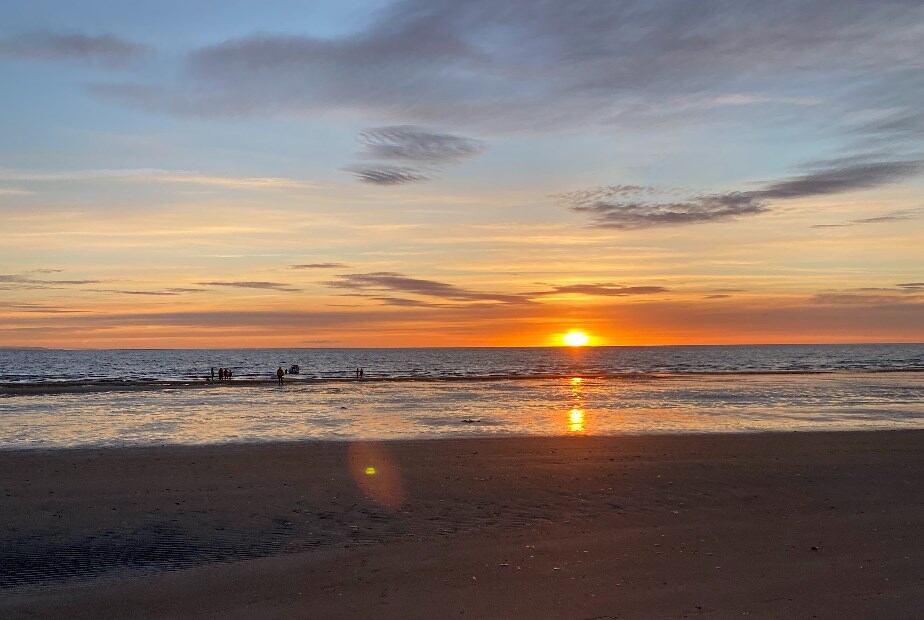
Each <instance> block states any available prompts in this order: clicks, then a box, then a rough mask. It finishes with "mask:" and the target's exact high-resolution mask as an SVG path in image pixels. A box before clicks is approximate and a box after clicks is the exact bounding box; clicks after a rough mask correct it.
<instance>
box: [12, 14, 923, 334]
mask: <svg viewBox="0 0 924 620" xmlns="http://www.w3.org/2000/svg"><path fill="white" fill-rule="evenodd" d="M922 69H924V4H922V3H921V2H920V1H919V0H915V1H901V0H882V1H879V2H869V1H868V0H817V1H814V2H805V1H793V0H777V1H776V2H764V1H760V2H757V1H753V0H736V1H734V2H731V1H712V0H703V1H700V2H687V1H680V0H629V1H624V0H575V1H570V2H552V1H540V0H530V1H527V0H470V1H466V2H458V1H457V0H404V1H399V2H389V1H385V0H378V1H372V0H370V1H344V0H338V1H336V2H335V1H327V0H321V1H313V2H308V3H305V2H295V1H264V2H261V3H259V5H257V4H254V3H252V2H238V1H233V0H223V1H220V2H219V1H214V2H211V1H201V2H189V1H188V0H187V1H184V2H179V1H173V0H164V1H161V2H157V3H148V2H144V3H142V2H124V1H122V2H115V1H113V0H106V1H103V0H83V1H82V2H79V3H73V2H61V1H57V2H52V1H50V0H30V1H28V2H26V1H22V2H20V1H16V0H11V1H9V2H5V3H3V6H2V7H0V83H2V84H3V85H4V86H3V96H2V97H0V135H2V136H3V140H2V141H0V346H42V347H65V348H95V347H100V348H103V347H105V348H109V347H118V348H123V347H124V348H137V347H144V348H148V347H151V348H157V347H250V346H254V347H263V346H265V347H338V346H381V347H399V346H543V345H554V344H560V338H561V335H562V334H563V333H565V332H567V331H569V330H572V329H580V330H584V331H586V332H587V333H588V334H590V336H591V338H592V341H591V342H592V343H593V344H606V345H639V344H650V345H659V344H719V343H722V344H724V343H799V342H811V343H822V342H922V341H924V243H922V241H924V192H922V190H924V116H922V113H921V110H922V107H924V105H922V104H924V70H922Z"/></svg>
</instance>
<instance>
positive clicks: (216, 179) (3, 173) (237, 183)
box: [0, 168, 316, 190]
mask: <svg viewBox="0 0 924 620" xmlns="http://www.w3.org/2000/svg"><path fill="white" fill-rule="evenodd" d="M100 179H101V180H118V181H126V182H139V183H168V184H178V185H203V186H211V187H222V188H227V189H247V190H261V189H273V190H290V189H311V188H314V187H316V186H315V185H313V184H311V183H307V182H305V181H299V180H297V179H289V178H284V177H234V176H222V175H214V174H203V173H201V172H196V171H192V170H164V169H159V168H112V169H98V170H61V171H37V170H14V169H9V168H5V169H4V168H0V180H7V181H8V180H14V181H21V182H31V183H65V182H75V181H76V182H81V181H95V180H100Z"/></svg>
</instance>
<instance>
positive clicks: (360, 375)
mask: <svg viewBox="0 0 924 620" xmlns="http://www.w3.org/2000/svg"><path fill="white" fill-rule="evenodd" d="M365 376H366V369H365V368H360V369H359V378H360V379H362V378H363V377H365Z"/></svg>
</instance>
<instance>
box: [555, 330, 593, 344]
mask: <svg viewBox="0 0 924 620" xmlns="http://www.w3.org/2000/svg"><path fill="white" fill-rule="evenodd" d="M561 339H562V342H564V343H565V344H566V345H568V346H569V347H583V346H584V345H585V344H587V343H588V342H590V336H588V335H587V334H585V333H584V332H582V331H580V330H577V329H572V330H571V331H570V332H568V333H567V334H565V335H564V336H562V337H561Z"/></svg>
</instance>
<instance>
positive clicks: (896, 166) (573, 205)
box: [557, 160, 924, 230]
mask: <svg viewBox="0 0 924 620" xmlns="http://www.w3.org/2000/svg"><path fill="white" fill-rule="evenodd" d="M922 169H924V161H920V160H901V161H862V162H859V163H857V162H854V161H849V162H846V163H837V164H835V165H831V166H828V167H824V168H811V169H810V170H809V171H807V172H805V173H802V174H797V175H795V176H793V177H791V178H788V179H783V180H780V181H774V182H771V183H769V184H767V185H765V187H764V188H762V189H758V190H751V191H733V192H727V193H724V194H709V195H704V196H693V197H691V198H689V199H687V200H683V201H663V200H657V197H655V198H654V199H652V198H649V197H648V196H647V195H650V194H652V193H656V192H655V191H653V190H652V189H651V188H641V187H638V186H631V185H613V186H609V187H602V188H592V189H589V190H580V191H577V192H572V193H566V194H560V195H559V196H557V198H558V200H559V201H560V202H562V203H563V204H564V205H565V206H566V207H568V208H569V209H571V210H572V211H574V212H576V213H582V214H586V215H589V216H590V217H591V220H592V222H593V224H594V225H595V226H597V227H599V228H613V229H617V230H633V229H640V228H654V227H659V226H676V225H682V224H701V223H705V222H716V221H722V220H730V219H734V218H737V217H740V216H745V215H757V214H760V213H765V212H767V211H769V210H770V203H771V202H773V201H775V200H792V199H797V198H808V197H812V196H823V195H828V194H837V193H844V192H850V191H859V190H866V189H871V188H874V187H878V186H881V185H885V184H888V183H892V182H895V181H898V180H901V179H904V178H907V177H910V176H913V175H916V174H918V173H920V172H921V171H922ZM634 194H638V196H633V195H634ZM898 217H900V216H896V215H893V216H892V217H891V218H889V217H888V216H883V218H870V219H867V220H865V221H863V220H856V221H854V222H853V223H873V222H874V221H890V220H891V219H898ZM830 226H839V225H830V224H828V225H824V224H823V225H820V227H830Z"/></svg>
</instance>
